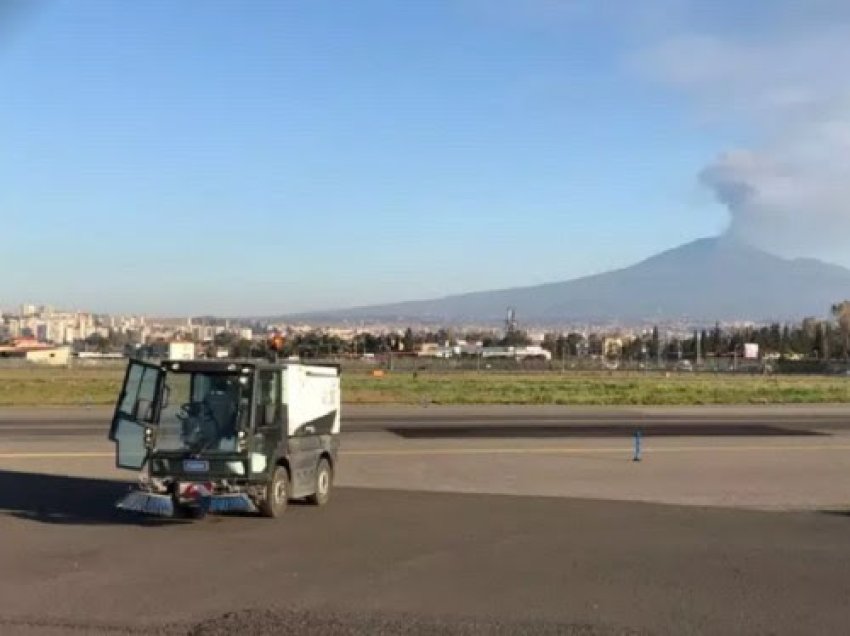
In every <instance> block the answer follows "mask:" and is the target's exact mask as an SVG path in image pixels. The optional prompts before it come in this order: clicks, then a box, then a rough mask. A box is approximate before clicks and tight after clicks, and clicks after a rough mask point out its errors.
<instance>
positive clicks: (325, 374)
mask: <svg viewBox="0 0 850 636" xmlns="http://www.w3.org/2000/svg"><path fill="white" fill-rule="evenodd" d="M339 376H340V370H339V367H338V366H337V365H318V364H302V363H300V362H290V361H286V362H272V361H265V360H245V361H243V360H166V361H164V362H161V363H159V364H150V363H147V362H140V361H136V360H133V361H131V362H130V363H129V365H128V367H127V372H126V375H125V377H124V385H123V388H122V389H121V393H120V396H119V399H118V403H117V405H116V408H115V414H114V416H113V419H112V425H111V428H110V431H109V439H110V440H112V441H113V442H114V443H115V458H116V465H117V466H118V467H119V468H125V469H130V470H136V471H140V479H139V486H138V488H136V489H134V490H132V491H131V492H130V493H129V494H128V495H127V496H126V497H124V498H123V499H122V500H121V501H119V502H118V504H117V505H118V508H120V509H123V510H130V511H136V512H141V513H148V514H154V515H159V516H166V517H172V516H181V517H182V516H189V517H201V516H203V515H205V514H207V513H218V512H241V513H258V514H260V515H262V516H265V517H279V516H280V515H281V514H282V513H283V512H284V511H285V510H286V506H287V502H288V501H289V500H291V499H306V500H307V501H309V502H310V503H313V504H315V505H324V504H325V503H327V502H328V500H329V498H330V494H331V486H332V484H333V477H334V470H335V468H336V461H337V450H338V447H339V431H340V381H339Z"/></svg>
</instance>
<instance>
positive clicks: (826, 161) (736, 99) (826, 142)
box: [643, 2, 850, 255]
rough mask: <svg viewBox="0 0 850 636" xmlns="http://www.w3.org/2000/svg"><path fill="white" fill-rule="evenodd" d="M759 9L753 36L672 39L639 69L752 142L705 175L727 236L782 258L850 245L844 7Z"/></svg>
mask: <svg viewBox="0 0 850 636" xmlns="http://www.w3.org/2000/svg"><path fill="white" fill-rule="evenodd" d="M764 4H765V5H770V6H769V7H767V8H766V9H765V11H763V12H762V15H756V16H754V19H753V20H752V24H753V25H758V26H754V27H752V28H749V27H748V28H746V29H740V28H739V29H730V28H728V26H729V25H726V27H727V28H724V29H719V30H718V29H717V28H716V27H715V29H714V31H715V32H711V33H705V32H700V31H695V32H690V33H688V34H685V35H681V34H680V35H677V36H675V37H669V38H667V39H666V40H665V41H664V42H663V43H662V44H661V45H659V46H656V47H653V48H652V49H651V50H650V51H649V52H648V53H647V54H646V55H645V57H644V58H643V63H644V64H645V65H648V68H649V69H650V70H651V72H652V73H653V74H654V76H655V77H656V78H660V79H661V80H662V81H664V82H665V83H667V84H668V85H670V86H673V87H674V88H676V89H678V90H680V91H682V92H683V93H684V94H685V95H687V96H688V97H690V98H691V99H692V100H693V101H694V103H695V104H696V105H697V108H698V110H699V112H700V115H701V117H702V118H703V119H704V120H705V121H706V122H707V123H709V124H711V125H718V124H719V125H723V126H729V127H731V129H732V130H734V131H735V133H736V134H737V136H738V137H740V138H745V139H747V143H745V144H742V147H739V148H734V149H730V150H728V151H727V152H724V153H722V154H721V155H720V156H719V157H717V158H716V159H714V160H713V161H712V162H711V163H710V164H709V165H707V166H706V167H705V168H704V169H703V170H702V172H701V174H700V181H701V183H702V184H704V185H705V186H707V187H708V188H709V189H710V190H711V191H712V192H713V194H714V196H715V197H716V199H717V200H718V201H719V202H720V203H722V204H723V205H724V206H725V207H726V208H727V209H728V210H729V214H730V223H729V229H728V232H729V234H730V235H732V236H734V237H736V238H739V239H742V240H745V241H747V242H750V243H753V244H757V245H759V246H761V247H764V248H767V249H770V250H771V251H778V252H785V253H798V254H811V255H817V253H819V252H820V251H823V250H826V251H834V250H836V249H838V248H847V247H850V3H838V2H834V3H830V2H820V3H817V2H816V3H815V4H817V5H819V7H820V8H821V9H825V8H826V9H829V11H825V10H822V11H820V12H809V13H804V12H805V11H806V10H807V9H809V8H810V7H809V5H808V3H796V4H794V3H790V2H788V3H783V2H777V3H764ZM804 5H805V6H804ZM780 6H781V7H782V8H783V10H778V8H779V7H780ZM795 7H799V8H798V9H795ZM796 12H799V15H798V14H797V13H796ZM748 24H749V23H748ZM718 32H719V33H720V34H718Z"/></svg>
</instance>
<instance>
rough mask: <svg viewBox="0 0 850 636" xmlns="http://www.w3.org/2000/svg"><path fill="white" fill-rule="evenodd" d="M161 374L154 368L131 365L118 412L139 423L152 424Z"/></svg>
mask: <svg viewBox="0 0 850 636" xmlns="http://www.w3.org/2000/svg"><path fill="white" fill-rule="evenodd" d="M160 375H161V372H160V371H159V369H157V368H155V367H149V366H145V365H141V364H133V365H131V366H130V371H129V373H128V374H127V382H126V384H125V385H124V397H123V398H122V399H121V404H120V405H119V407H118V410H119V411H120V412H121V413H122V414H124V415H126V416H127V417H129V418H131V419H134V420H138V421H141V422H153V420H154V417H155V415H156V410H155V409H154V403H155V400H156V390H157V383H158V380H159V376H160Z"/></svg>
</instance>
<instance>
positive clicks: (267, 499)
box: [259, 466, 289, 519]
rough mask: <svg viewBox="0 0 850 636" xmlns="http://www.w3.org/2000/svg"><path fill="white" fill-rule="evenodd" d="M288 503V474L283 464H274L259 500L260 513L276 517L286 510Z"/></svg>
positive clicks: (271, 517) (272, 517)
mask: <svg viewBox="0 0 850 636" xmlns="http://www.w3.org/2000/svg"><path fill="white" fill-rule="evenodd" d="M287 503H289V474H288V473H287V472H286V468H284V467H283V466H276V467H275V469H274V471H273V472H272V475H271V478H270V479H269V481H268V483H267V484H266V492H265V496H264V497H263V500H262V501H261V502H260V506H259V507H260V514H261V515H262V516H264V517H269V518H270V519H277V518H278V517H280V516H281V515H282V514H283V513H284V512H286V505H287Z"/></svg>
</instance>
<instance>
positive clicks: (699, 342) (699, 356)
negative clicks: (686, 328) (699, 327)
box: [696, 331, 702, 366]
mask: <svg viewBox="0 0 850 636" xmlns="http://www.w3.org/2000/svg"><path fill="white" fill-rule="evenodd" d="M696 341H697V366H699V365H700V363H701V362H702V332H700V331H697V337H696Z"/></svg>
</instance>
